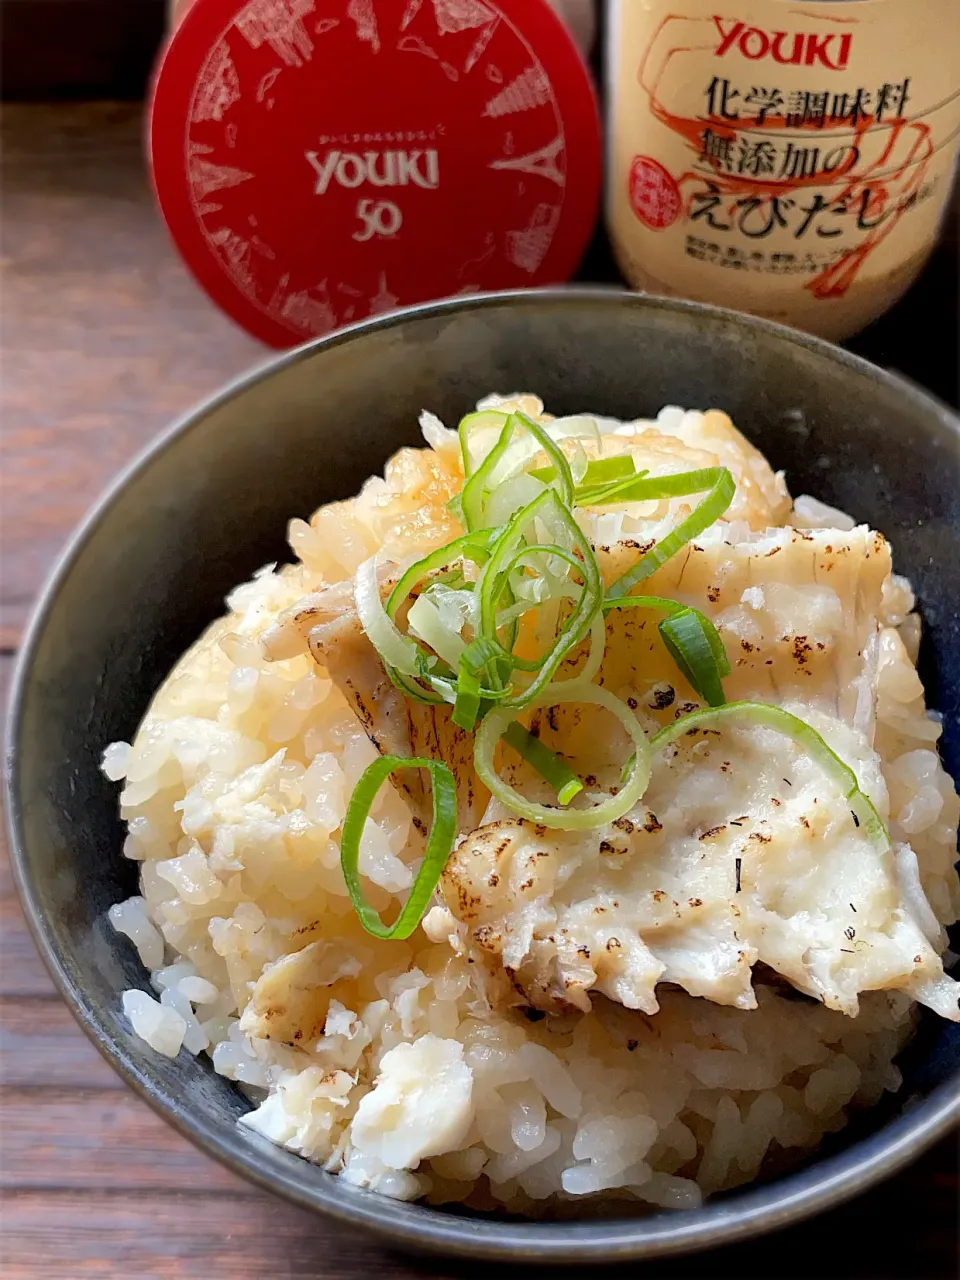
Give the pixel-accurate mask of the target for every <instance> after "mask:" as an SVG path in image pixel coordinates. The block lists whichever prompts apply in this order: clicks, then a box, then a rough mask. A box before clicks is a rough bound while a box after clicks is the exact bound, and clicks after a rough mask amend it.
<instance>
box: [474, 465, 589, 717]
mask: <svg viewBox="0 0 960 1280" xmlns="http://www.w3.org/2000/svg"><path fill="white" fill-rule="evenodd" d="M537 520H540V521H541V522H542V523H544V524H547V525H548V526H549V527H550V529H551V533H552V534H553V535H554V536H557V535H559V536H561V537H563V538H564V539H565V540H567V541H569V543H570V545H571V548H572V549H571V550H569V551H568V550H566V549H565V548H564V547H562V546H561V545H560V544H559V542H558V543H557V544H555V545H549V546H543V545H540V544H535V545H533V546H530V545H529V544H527V545H524V538H525V535H526V531H527V530H528V529H529V528H530V527H531V526H533V525H534V524H535V523H536V521H537ZM532 552H541V553H546V554H548V555H553V556H556V557H558V558H560V559H565V560H567V562H568V563H569V564H570V565H571V567H573V568H575V570H576V572H577V573H578V574H579V575H580V576H581V577H582V578H583V589H582V591H581V592H580V593H579V596H578V597H577V600H576V604H575V606H574V608H573V611H572V612H571V614H570V616H569V617H568V618H567V619H566V620H565V622H564V625H563V627H562V628H561V630H560V632H559V633H558V634H557V635H556V637H555V638H554V641H553V644H552V646H551V648H550V649H549V651H548V652H547V653H546V654H544V655H543V656H542V657H540V658H538V659H537V660H536V661H535V662H531V661H529V660H522V659H520V658H516V657H514V656H513V655H512V654H508V655H506V656H507V657H508V658H509V660H510V662H511V663H512V664H513V665H514V666H515V667H519V668H520V669H521V670H535V671H536V675H535V677H534V679H533V681H532V682H531V683H530V684H529V685H528V686H527V687H526V688H525V689H523V690H521V691H519V692H517V693H515V694H512V695H510V696H509V697H507V698H505V699H504V700H503V705H504V706H510V707H515V708H519V707H525V706H527V705H528V704H529V703H530V702H532V701H533V699H535V698H537V697H538V696H539V695H540V693H541V692H542V690H543V689H544V688H546V686H547V685H548V684H549V682H550V680H551V679H552V678H553V675H554V673H555V672H556V669H557V667H558V666H559V665H560V663H561V662H562V661H563V658H564V656H565V655H566V654H567V653H568V652H569V651H570V649H572V648H574V647H575V646H577V645H578V644H579V643H580V641H581V640H582V639H583V638H584V636H585V635H586V634H587V632H588V631H589V630H590V625H591V623H592V621H593V619H594V617H595V616H596V614H597V613H598V612H599V609H600V603H601V599H602V595H603V584H602V580H601V578H600V568H599V566H598V564H597V560H596V556H595V555H594V554H593V548H592V547H591V546H590V543H589V542H588V541H587V539H586V537H585V536H584V534H583V532H582V530H581V529H580V526H579V525H578V524H577V522H576V520H574V518H573V516H572V514H571V513H570V511H569V510H568V508H566V507H565V506H564V505H563V503H562V502H561V501H560V499H559V497H558V496H557V494H556V492H555V491H554V490H553V489H548V490H547V491H546V492H545V493H544V494H542V495H541V496H540V497H539V498H537V499H535V500H534V501H533V502H531V503H530V505H529V506H527V507H525V508H524V509H523V511H521V512H518V514H517V515H516V516H515V517H514V519H513V520H512V521H511V522H510V524H509V525H508V526H507V528H506V529H505V530H504V532H503V533H502V534H501V536H500V537H499V538H498V540H497V542H496V543H495V544H494V546H493V547H492V548H491V553H490V559H489V560H488V561H487V563H486V564H485V565H484V566H483V568H482V570H481V572H480V577H479V578H478V580H477V594H478V596H479V600H480V608H479V630H480V634H481V635H483V636H484V637H485V638H486V639H488V640H489V641H491V642H494V643H496V642H498V641H497V625H498V622H497V619H498V605H499V600H500V596H501V594H502V592H503V587H504V584H505V583H506V582H507V581H508V579H509V575H510V572H511V569H512V568H513V567H514V566H515V565H516V564H517V563H518V561H519V559H520V558H522V557H523V556H525V555H529V554H531V553H532ZM576 552H579V555H577V554H575V553H576Z"/></svg>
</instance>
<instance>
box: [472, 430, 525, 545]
mask: <svg viewBox="0 0 960 1280" xmlns="http://www.w3.org/2000/svg"><path fill="white" fill-rule="evenodd" d="M461 426H462V424H461ZM513 434H514V417H513V415H512V414H511V415H510V417H508V418H507V419H506V421H505V422H504V425H503V428H502V429H501V431H500V435H499V436H498V438H497V442H496V444H495V445H494V446H493V448H492V449H491V450H490V452H489V453H488V454H487V456H486V457H485V458H484V459H483V461H482V462H481V463H480V464H479V465H478V466H477V468H476V469H475V470H474V471H473V473H472V474H470V475H468V477H467V480H466V482H465V483H464V486H463V489H462V490H461V493H460V510H461V512H462V519H463V523H464V524H465V525H466V527H467V529H468V530H469V531H470V532H473V531H474V530H477V529H481V528H483V508H484V500H485V498H486V496H487V492H488V490H490V489H492V488H493V473H494V470H495V468H496V466H497V463H498V462H499V461H500V459H501V458H502V457H503V455H504V454H505V453H506V452H507V449H508V447H509V445H510V441H511V440H512V439H513ZM465 456H466V450H465Z"/></svg>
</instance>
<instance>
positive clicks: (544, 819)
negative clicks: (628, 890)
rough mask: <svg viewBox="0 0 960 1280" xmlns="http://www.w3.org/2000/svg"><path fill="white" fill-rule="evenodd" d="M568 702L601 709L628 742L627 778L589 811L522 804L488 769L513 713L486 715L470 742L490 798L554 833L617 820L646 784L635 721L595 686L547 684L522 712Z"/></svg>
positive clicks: (646, 754) (503, 709)
mask: <svg viewBox="0 0 960 1280" xmlns="http://www.w3.org/2000/svg"><path fill="white" fill-rule="evenodd" d="M568 702H572V703H576V702H581V703H588V704H590V705H593V706H598V707H603V708H604V710H606V711H609V712H610V713H611V715H614V716H616V718H617V719H618V720H619V721H620V723H621V724H622V725H623V727H624V728H625V729H626V731H627V733H628V734H629V735H630V738H631V741H632V742H633V745H634V754H633V757H632V763H631V766H630V769H629V770H628V772H627V777H626V779H625V781H624V783H623V786H622V787H621V789H620V790H619V791H618V792H617V794H616V795H615V796H611V797H610V799H609V800H604V801H603V802H602V803H601V804H598V805H594V806H593V807H592V808H590V809H557V808H553V807H550V806H547V805H542V804H535V803H534V802H533V801H532V800H527V799H526V798H525V797H524V796H522V795H520V793H519V792H518V791H516V790H514V788H513V787H511V786H510V785H509V783H506V782H504V780H503V779H502V778H501V777H500V775H499V774H498V773H497V771H496V768H495V767H494V758H495V753H496V749H497V743H498V742H499V741H500V739H501V738H502V737H503V736H504V735H505V734H506V732H507V730H508V728H509V727H510V725H511V724H512V723H514V719H513V709H512V708H510V707H507V706H505V705H503V704H501V705H500V706H498V707H494V708H493V709H492V710H491V711H488V712H487V714H486V716H484V718H483V720H481V722H480V727H479V729H478V730H477V735H476V739H475V742H474V763H475V765H476V770H477V776H478V777H479V778H480V780H481V781H482V782H483V783H484V784H485V785H486V787H487V789H488V791H489V792H490V794H491V795H493V796H496V798H497V799H498V800H499V801H500V802H501V803H502V804H504V805H505V806H506V807H507V808H508V809H509V810H510V811H511V812H512V813H515V814H517V815H518V816H519V817H521V818H529V819H530V820H531V821H532V822H539V823H541V824H542V825H543V826H545V827H551V828H553V829H554V830H563V831H592V830H594V829H595V828H596V827H602V826H604V825H605V824H606V823H608V822H614V821H615V820H616V819H617V818H622V817H623V815H624V814H625V813H627V812H628V811H629V810H630V809H632V808H633V806H634V805H635V804H636V803H637V802H638V801H639V800H640V799H641V797H642V796H643V793H644V791H646V789H647V783H648V781H649V780H650V748H649V745H648V743H647V738H646V735H645V734H644V732H643V729H642V728H641V726H640V722H639V721H638V720H637V717H636V716H635V715H634V714H633V712H632V711H631V710H630V708H629V707H628V706H627V704H626V703H625V702H622V701H621V700H620V699H619V698H615V697H614V696H613V694H612V693H610V691H609V690H608V689H604V688H602V687H601V686H600V685H594V684H587V683H586V682H585V681H582V680H564V681H562V682H561V683H560V684H554V685H549V686H548V687H547V688H546V689H545V690H544V692H543V693H542V695H541V696H540V697H539V698H537V700H536V701H535V702H532V703H530V704H529V706H528V708H527V709H528V710H530V711H537V710H539V709H541V708H543V707H555V706H560V705H561V704H563V703H568Z"/></svg>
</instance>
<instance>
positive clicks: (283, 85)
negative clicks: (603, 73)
mask: <svg viewBox="0 0 960 1280" xmlns="http://www.w3.org/2000/svg"><path fill="white" fill-rule="evenodd" d="M149 146H150V156H151V162H152V168H153V177H154V183H155V187H156V191H157V196H158V199H159V202H160V207H161V209H162V211H163V215H164V217H165V219H166V221H167V223H168V225H169V227H170V231H171V233H172V235H173V238H174V240H175V241H176V244H177V246H178V248H179V250H180V252H181V253H182V255H183V257H184V259H185V260H186V262H187V264H188V265H189V267H190V269H191V270H192V271H193V273H194V275H195V276H196V277H197V279H198V280H199V281H200V283H201V284H202V285H203V287H204V288H205V289H206V291H207V292H208V293H209V294H210V296H211V297H212V298H213V299H214V301H215V302H216V303H218V305H219V306H221V307H222V308H223V309H224V310H225V311H226V312H228V314H229V315H231V316H232V317H233V318H234V319H235V320H236V321H237V322H238V323H240V324H241V325H243V326H244V327H245V328H246V329H248V330H249V331H250V332H251V333H253V334H255V335H256V336H257V337H259V338H261V339H263V341H265V342H268V343H270V344H271V345H273V346H277V347H286V346H291V345H293V344H294V343H297V342H301V341H303V340H304V339H307V338H310V337H315V336H318V335H320V334H323V333H327V332H329V331H330V330H332V329H335V328H337V327H338V326H340V325H343V324H348V323H350V322H351V321H355V320H360V319H363V318H364V317H365V316H369V315H376V314H377V313H379V312H382V311H388V310H391V309H393V308H394V307H398V306H403V305H405V304H407V303H413V302H419V301H423V300H426V299H431V298H439V297H446V296H449V295H453V294H468V293H476V292H483V291H489V290H492V289H502V288H510V287H519V286H524V285H530V286H535V285H542V284H548V283H551V282H557V281H562V280H565V279H567V278H569V276H570V275H571V274H572V273H573V272H574V270H575V269H576V266H577V264H578V262H579V260H580V257H581V255H582V253H583V251H584V248H585V247H586V244H587V241H588V239H589V237H590V234H591V232H592V230H593V227H594V222H595V219H596V213H597V204H598V198H599V191H600V183H601V151H600V128H599V119H598V113H597V105H596V97H595V94H594V91H593V86H592V83H591V80H590V75H589V72H588V70H587V68H586V66H585V64H584V62H583V60H582V58H581V56H580V54H579V53H578V51H577V49H576V47H575V45H574V44H573V42H572V40H571V38H570V36H569V34H568V32H567V30H566V28H565V27H564V25H563V24H562V22H561V21H560V20H559V19H558V18H557V17H556V15H555V14H554V12H553V11H552V9H551V8H550V6H549V5H548V4H547V3H546V0H248V3H245V4H241V3H238V2H237V0H196V3H195V4H194V6H193V7H192V8H191V9H190V11H189V12H188V13H187V15H186V17H185V18H184V20H183V22H182V24H181V25H180V27H179V28H178V29H177V31H176V33H175V34H174V36H173V38H172V40H171V42H170V45H169V46H168V48H167V50H166V53H165V55H164V57H163V60H162V62H161V64H160V67H159V70H158V72H157V76H156V81H155V84H154V91H153V100H152V104H151V114H150V136H149Z"/></svg>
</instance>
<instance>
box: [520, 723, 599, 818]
mask: <svg viewBox="0 0 960 1280" xmlns="http://www.w3.org/2000/svg"><path fill="white" fill-rule="evenodd" d="M503 740H504V742H506V743H507V744H508V745H509V746H511V747H513V749H514V751H516V753H517V755H518V756H520V757H521V759H523V760H526V762H527V764H529V765H531V766H532V767H533V768H534V769H536V771H537V773H539V775H540V777H541V778H543V780H544V781H545V782H548V783H549V784H550V786H551V787H553V789H554V791H555V792H556V793H557V801H558V803H559V804H569V803H570V801H571V800H572V799H573V797H574V796H575V795H577V794H578V793H579V792H580V791H582V790H583V783H582V782H581V781H580V779H579V778H578V777H577V775H576V774H575V773H574V772H573V770H572V769H571V768H570V766H569V765H568V764H567V763H566V762H565V761H564V760H561V759H560V757H559V756H558V755H557V753H556V752H555V751H551V750H550V748H549V747H545V746H544V745H543V743H542V742H541V741H540V739H539V738H536V737H534V735H533V734H532V733H531V732H530V730H529V729H525V728H524V727H523V725H522V724H521V723H520V721H519V720H514V721H512V722H511V723H510V724H509V725H507V727H506V729H505V730H504V734H503Z"/></svg>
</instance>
